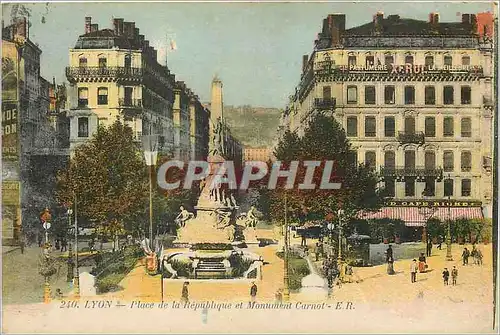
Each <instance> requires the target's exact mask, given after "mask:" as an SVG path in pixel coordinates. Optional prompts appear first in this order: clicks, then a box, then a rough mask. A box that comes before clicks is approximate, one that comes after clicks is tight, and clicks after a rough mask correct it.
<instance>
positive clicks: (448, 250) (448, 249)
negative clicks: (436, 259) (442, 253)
mask: <svg viewBox="0 0 500 335" xmlns="http://www.w3.org/2000/svg"><path fill="white" fill-rule="evenodd" d="M446 180H450V181H451V180H452V179H451V177H450V174H448V178H447V179H446ZM448 183H449V182H448ZM450 200H451V195H450V193H448V203H449V202H450ZM446 260H447V261H453V256H452V255H451V207H450V204H448V224H447V227H446Z"/></svg>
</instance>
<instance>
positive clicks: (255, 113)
mask: <svg viewBox="0 0 500 335" xmlns="http://www.w3.org/2000/svg"><path fill="white" fill-rule="evenodd" d="M280 114H281V110H280V109H279V108H265V107H252V106H248V105H245V106H238V107H233V106H224V118H226V120H227V122H228V123H229V125H230V126H231V132H232V133H233V135H234V136H235V137H236V138H237V139H238V140H240V141H241V142H242V143H243V145H245V146H271V144H272V142H273V140H274V137H275V136H276V131H277V129H278V125H279V119H280Z"/></svg>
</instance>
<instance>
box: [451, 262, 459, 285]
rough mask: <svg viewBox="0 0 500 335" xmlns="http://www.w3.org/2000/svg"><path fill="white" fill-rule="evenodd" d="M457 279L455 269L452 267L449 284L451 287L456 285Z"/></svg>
mask: <svg viewBox="0 0 500 335" xmlns="http://www.w3.org/2000/svg"><path fill="white" fill-rule="evenodd" d="M457 277H458V270H457V267H456V266H453V270H451V284H452V285H453V286H455V285H457Z"/></svg>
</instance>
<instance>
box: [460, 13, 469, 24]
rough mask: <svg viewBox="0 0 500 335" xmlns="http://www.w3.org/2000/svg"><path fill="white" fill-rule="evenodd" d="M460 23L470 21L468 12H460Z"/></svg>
mask: <svg viewBox="0 0 500 335" xmlns="http://www.w3.org/2000/svg"><path fill="white" fill-rule="evenodd" d="M462 23H465V24H468V23H470V14H462Z"/></svg>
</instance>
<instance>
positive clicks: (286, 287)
mask: <svg viewBox="0 0 500 335" xmlns="http://www.w3.org/2000/svg"><path fill="white" fill-rule="evenodd" d="M287 212H288V208H287V193H286V191H285V224H284V226H285V234H284V238H285V250H284V251H285V252H284V263H285V264H284V266H285V268H284V275H283V285H284V288H283V300H284V301H288V300H289V299H290V287H289V280H288V252H289V251H288V215H287Z"/></svg>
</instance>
